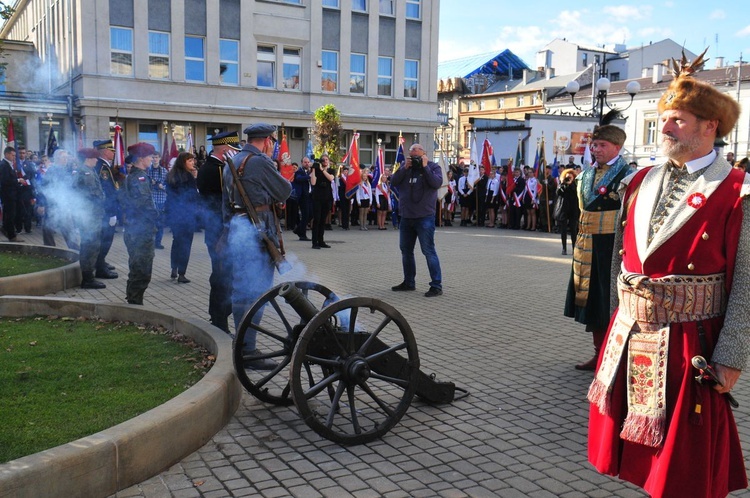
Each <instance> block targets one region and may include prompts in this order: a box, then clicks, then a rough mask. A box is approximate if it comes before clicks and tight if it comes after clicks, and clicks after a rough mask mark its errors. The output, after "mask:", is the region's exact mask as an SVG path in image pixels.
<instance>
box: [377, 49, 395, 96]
mask: <svg viewBox="0 0 750 498" xmlns="http://www.w3.org/2000/svg"><path fill="white" fill-rule="evenodd" d="M392 87H393V59H392V58H390V57H378V95H386V96H388V97H390V96H391V95H393V93H392Z"/></svg>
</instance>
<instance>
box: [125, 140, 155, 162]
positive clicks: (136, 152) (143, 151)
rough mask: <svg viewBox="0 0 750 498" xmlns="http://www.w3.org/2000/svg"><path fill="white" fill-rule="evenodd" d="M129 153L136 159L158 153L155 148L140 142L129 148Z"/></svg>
mask: <svg viewBox="0 0 750 498" xmlns="http://www.w3.org/2000/svg"><path fill="white" fill-rule="evenodd" d="M128 153H129V154H130V155H132V156H134V157H135V158H139V157H148V156H150V155H152V154H155V153H156V149H154V146H153V145H151V144H149V143H146V142H138V143H137V144H133V145H131V146H130V147H128Z"/></svg>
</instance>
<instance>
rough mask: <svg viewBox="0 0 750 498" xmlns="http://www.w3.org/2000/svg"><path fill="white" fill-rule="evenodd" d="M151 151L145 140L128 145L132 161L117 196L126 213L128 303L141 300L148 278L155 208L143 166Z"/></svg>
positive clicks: (149, 162)
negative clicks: (120, 192)
mask: <svg viewBox="0 0 750 498" xmlns="http://www.w3.org/2000/svg"><path fill="white" fill-rule="evenodd" d="M154 152H155V149H154V146H153V145H151V144H148V143H145V142H139V143H137V144H135V145H131V146H130V147H128V153H129V154H130V155H131V156H132V157H133V161H134V162H133V167H132V168H131V170H130V173H129V174H128V176H127V178H126V179H125V186H124V188H123V192H122V194H121V197H120V202H121V205H122V209H123V213H124V214H125V236H124V240H125V246H126V247H127V248H128V268H129V273H128V284H127V288H126V291H125V292H126V295H125V298H126V299H127V301H128V303H130V304H143V293H144V292H146V288H147V287H148V284H149V282H151V267H152V264H153V262H154V234H155V233H156V220H157V212H156V206H154V199H153V198H152V197H151V180H150V179H149V177H148V176H147V175H146V169H147V168H148V167H149V165H150V164H151V155H152V154H153V153H154Z"/></svg>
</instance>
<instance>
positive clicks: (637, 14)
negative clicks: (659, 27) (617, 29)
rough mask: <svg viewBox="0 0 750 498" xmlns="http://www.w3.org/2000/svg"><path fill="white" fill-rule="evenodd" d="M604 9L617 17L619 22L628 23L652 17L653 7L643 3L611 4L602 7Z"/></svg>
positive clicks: (606, 12) (608, 13)
mask: <svg viewBox="0 0 750 498" xmlns="http://www.w3.org/2000/svg"><path fill="white" fill-rule="evenodd" d="M602 11H603V12H604V13H605V14H607V15H610V16H612V17H614V18H615V19H617V21H618V22H619V23H626V22H629V21H640V20H643V19H649V18H651V12H652V11H653V7H651V6H650V5H641V6H638V7H636V6H633V5H610V6H608V7H604V8H602Z"/></svg>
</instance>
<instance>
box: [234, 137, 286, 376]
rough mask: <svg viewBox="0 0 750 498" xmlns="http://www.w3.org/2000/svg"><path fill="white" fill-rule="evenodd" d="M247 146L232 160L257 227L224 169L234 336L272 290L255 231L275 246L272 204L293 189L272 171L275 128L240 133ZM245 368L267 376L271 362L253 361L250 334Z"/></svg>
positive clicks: (251, 333)
mask: <svg viewBox="0 0 750 498" xmlns="http://www.w3.org/2000/svg"><path fill="white" fill-rule="evenodd" d="M244 132H245V134H246V135H247V144H246V145H245V146H244V147H243V148H242V150H241V151H240V152H239V153H237V155H235V156H234V157H233V158H232V162H233V164H234V165H235V167H236V168H237V173H238V175H239V179H240V182H242V185H243V187H244V188H245V191H246V192H247V196H248V197H249V200H250V202H251V203H252V205H253V207H254V208H255V212H256V213H257V216H258V221H259V223H260V225H259V226H258V227H257V228H256V227H255V226H253V223H252V222H251V220H250V218H249V216H248V214H247V211H246V210H245V209H244V207H243V205H242V200H241V198H240V196H239V193H238V191H237V189H236V187H235V186H234V178H233V176H232V173H231V171H230V170H229V168H228V167H226V168H224V185H225V186H226V188H225V191H224V200H223V201H224V208H225V209H224V214H225V217H224V222H225V226H228V228H229V234H228V243H229V256H230V259H231V260H232V262H233V270H232V313H233V314H234V325H235V330H237V329H238V328H239V324H240V322H241V320H242V317H243V316H244V315H245V312H247V310H248V309H249V308H250V306H251V305H252V303H253V302H255V300H257V299H258V298H259V297H260V296H261V295H262V294H263V293H264V292H266V291H267V290H268V289H269V288H271V285H272V284H273V272H274V264H273V262H272V260H271V258H270V257H269V254H268V252H267V251H266V249H265V247H264V246H263V243H262V242H261V238H260V236H259V234H258V231H259V230H263V231H264V232H265V233H266V235H267V236H268V238H269V239H271V240H272V241H273V242H274V243H275V244H276V245H277V247H278V246H279V241H278V236H277V233H276V223H275V219H274V212H273V204H274V203H276V202H284V201H285V200H286V199H287V198H288V197H289V194H290V193H291V192H292V185H291V184H290V183H289V182H288V181H287V180H286V179H285V178H284V177H283V176H281V174H280V173H279V172H278V171H277V170H276V164H275V163H274V162H273V161H272V160H271V158H270V157H269V154H270V153H271V152H272V151H273V146H274V141H275V140H274V138H273V135H274V133H275V132H276V127H275V126H272V125H268V124H265V123H258V124H255V125H252V126H249V127H247V128H245V130H244ZM243 354H244V356H245V362H244V366H245V368H250V369H254V370H271V369H273V368H275V367H276V363H275V362H274V361H271V360H268V359H253V356H257V355H258V354H259V353H258V350H257V348H256V343H255V333H254V331H252V330H250V331H249V333H247V334H246V335H245V344H244V347H243Z"/></svg>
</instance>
